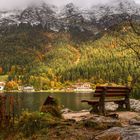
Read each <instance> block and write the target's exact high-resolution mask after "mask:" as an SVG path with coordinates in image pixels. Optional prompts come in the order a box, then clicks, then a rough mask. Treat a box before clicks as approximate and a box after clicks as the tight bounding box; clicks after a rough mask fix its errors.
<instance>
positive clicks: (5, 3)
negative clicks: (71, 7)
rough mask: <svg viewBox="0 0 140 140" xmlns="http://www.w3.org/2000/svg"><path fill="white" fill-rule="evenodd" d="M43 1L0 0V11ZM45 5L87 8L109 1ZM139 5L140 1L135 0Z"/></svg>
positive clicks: (55, 0)
mask: <svg viewBox="0 0 140 140" xmlns="http://www.w3.org/2000/svg"><path fill="white" fill-rule="evenodd" d="M38 1H43V0H0V9H11V8H12V9H13V8H22V7H25V6H27V5H29V4H30V3H34V2H38ZM44 1H45V2H47V3H50V4H54V5H56V6H62V5H65V4H67V3H70V2H73V3H75V4H76V5H77V6H81V7H89V6H91V5H93V4H98V3H105V2H108V1H110V0H44ZM135 1H136V2H139V3H140V0H135Z"/></svg>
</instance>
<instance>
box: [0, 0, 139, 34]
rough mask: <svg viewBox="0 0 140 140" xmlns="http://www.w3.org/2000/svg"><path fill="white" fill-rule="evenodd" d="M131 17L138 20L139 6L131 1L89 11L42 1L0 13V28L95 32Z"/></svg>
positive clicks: (117, 1)
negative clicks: (20, 8) (24, 25)
mask: <svg viewBox="0 0 140 140" xmlns="http://www.w3.org/2000/svg"><path fill="white" fill-rule="evenodd" d="M130 15H131V16H137V17H138V18H140V6H139V5H138V4H136V3H135V2H134V1H133V0H111V1H110V2H109V3H106V4H99V5H94V6H92V7H91V8H90V9H82V8H80V7H77V6H75V5H74V4H73V3H69V4H67V5H66V6H64V7H62V8H61V9H59V8H58V7H56V6H54V5H50V4H46V3H44V2H41V3H39V4H33V5H30V6H28V7H27V8H25V9H22V10H11V11H0V27H1V28H3V27H4V28H5V27H7V26H13V25H16V26H19V25H20V24H28V25H31V26H37V25H41V26H42V27H43V28H45V29H47V30H51V31H55V32H59V31H61V30H65V31H69V30H71V29H73V28H74V29H75V28H77V30H79V31H81V32H84V31H92V33H93V32H94V33H97V32H98V31H99V29H98V28H97V27H100V28H101V26H102V27H103V28H106V27H107V28H108V27H109V26H112V25H114V24H117V23H120V21H123V20H126V19H127V17H128V16H130Z"/></svg>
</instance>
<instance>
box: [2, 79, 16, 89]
mask: <svg viewBox="0 0 140 140" xmlns="http://www.w3.org/2000/svg"><path fill="white" fill-rule="evenodd" d="M5 88H6V90H17V89H18V84H17V83H16V82H15V81H9V82H7V83H6V86H5Z"/></svg>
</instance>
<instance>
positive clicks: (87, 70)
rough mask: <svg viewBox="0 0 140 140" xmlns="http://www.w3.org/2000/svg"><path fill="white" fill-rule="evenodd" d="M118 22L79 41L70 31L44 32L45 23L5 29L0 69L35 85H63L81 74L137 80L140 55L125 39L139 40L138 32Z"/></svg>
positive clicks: (106, 80) (99, 80) (95, 79)
mask: <svg viewBox="0 0 140 140" xmlns="http://www.w3.org/2000/svg"><path fill="white" fill-rule="evenodd" d="M118 27H119V28H118V30H117V31H114V30H109V31H106V32H104V33H103V34H102V36H100V37H99V38H98V39H96V40H95V41H93V40H92V39H89V40H88V39H87V40H86V41H85V40H84V41H81V42H80V43H77V42H78V41H76V42H75V40H73V38H72V34H70V33H68V32H61V33H60V32H59V33H54V32H46V31H44V30H43V29H42V28H41V27H38V28H37V27H36V28H33V27H28V26H22V27H19V28H16V30H14V29H13V30H7V32H5V33H4V34H2V35H1V36H0V50H1V51H0V58H1V59H0V66H1V69H2V72H1V74H2V75H9V76H8V80H14V81H17V82H18V83H19V84H24V85H34V86H35V87H36V88H37V89H40V88H41V89H49V88H51V87H57V88H61V87H62V83H65V82H66V81H71V82H75V81H79V80H81V81H82V80H86V81H90V82H92V83H94V84H97V83H117V84H125V83H127V82H128V81H129V80H130V81H131V82H134V84H135V83H138V81H139V78H138V76H139V73H140V70H139V67H138V65H139V59H138V56H137V55H136V53H135V52H134V51H133V50H132V49H131V48H129V45H128V46H127V43H136V44H138V43H139V41H140V38H139V37H138V36H137V35H136V34H135V33H134V32H133V31H132V29H131V28H130V27H129V26H127V25H123V26H122V25H120V26H118ZM122 37H123V40H122ZM124 39H125V42H124Z"/></svg>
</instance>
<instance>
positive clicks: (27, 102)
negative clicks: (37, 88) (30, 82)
mask: <svg viewBox="0 0 140 140" xmlns="http://www.w3.org/2000/svg"><path fill="white" fill-rule="evenodd" d="M13 96H14V97H15V100H16V103H15V107H16V112H17V111H18V110H19V111H20V112H21V110H26V109H27V110H29V111H38V110H39V109H40V107H41V106H42V104H43V103H44V101H45V99H46V98H47V96H52V97H54V98H56V99H57V100H58V101H59V103H60V104H61V105H63V106H64V107H65V108H69V109H71V110H74V111H79V110H83V109H89V107H90V106H88V105H87V104H85V103H81V100H82V99H92V97H93V96H92V93H15V94H13Z"/></svg>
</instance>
